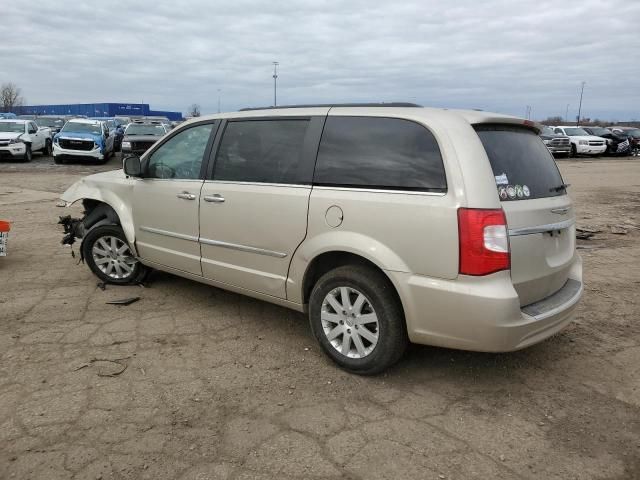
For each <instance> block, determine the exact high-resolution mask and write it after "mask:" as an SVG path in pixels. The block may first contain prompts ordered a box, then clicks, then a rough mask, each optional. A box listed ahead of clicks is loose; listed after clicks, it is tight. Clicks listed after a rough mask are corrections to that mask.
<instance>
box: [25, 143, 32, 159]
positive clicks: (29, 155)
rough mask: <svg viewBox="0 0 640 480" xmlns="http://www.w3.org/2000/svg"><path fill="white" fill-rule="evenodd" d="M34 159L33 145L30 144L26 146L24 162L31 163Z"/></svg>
mask: <svg viewBox="0 0 640 480" xmlns="http://www.w3.org/2000/svg"><path fill="white" fill-rule="evenodd" d="M32 158H33V153H32V152H31V145H29V144H28V143H27V144H26V146H25V150H24V156H23V157H22V161H23V162H30V161H31V159H32Z"/></svg>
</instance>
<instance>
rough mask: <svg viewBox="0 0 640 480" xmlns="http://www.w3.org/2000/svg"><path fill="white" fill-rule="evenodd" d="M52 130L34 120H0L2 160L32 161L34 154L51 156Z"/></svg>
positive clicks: (0, 152) (0, 154)
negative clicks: (40, 125)
mask: <svg viewBox="0 0 640 480" xmlns="http://www.w3.org/2000/svg"><path fill="white" fill-rule="evenodd" d="M51 145H52V143H51V129H50V128H48V127H38V125H37V124H36V122H34V121H33V120H19V119H18V120H15V119H5V120H0V159H2V158H12V159H20V160H23V161H25V162H29V161H31V156H32V154H33V152H37V151H40V152H42V153H43V154H44V155H51V152H52V150H51V149H52V146H51Z"/></svg>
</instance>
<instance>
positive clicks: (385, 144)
mask: <svg viewBox="0 0 640 480" xmlns="http://www.w3.org/2000/svg"><path fill="white" fill-rule="evenodd" d="M538 131H539V129H538V127H537V126H535V125H534V124H533V123H531V122H529V121H526V120H522V119H519V118H515V117H509V116H504V115H499V114H492V113H486V112H476V111H455V110H441V109H428V108H419V107H417V106H415V107H411V106H394V105H386V106H375V107H374V106H333V107H327V106H318V107H304V108H280V109H262V110H252V111H242V112H236V113H228V114H218V115H214V116H210V117H200V118H198V119H193V120H191V121H189V122H186V123H184V124H181V125H180V126H179V127H177V128H176V129H175V130H173V131H171V132H170V133H169V134H168V135H167V136H166V137H164V138H163V139H162V140H160V141H159V142H158V143H156V144H155V145H154V146H153V147H152V148H151V149H150V150H148V151H147V152H146V153H145V154H144V155H143V156H142V157H141V158H138V157H135V156H133V157H128V158H126V159H125V160H124V171H123V170H116V171H112V172H106V173H100V174H97V175H92V176H89V177H86V178H84V179H82V180H80V181H79V182H77V183H75V184H74V185H73V186H71V187H70V188H69V189H68V190H67V191H66V192H65V193H64V194H63V196H62V199H63V200H65V201H66V202H67V204H72V203H74V202H76V201H79V200H83V203H84V207H85V210H86V212H85V217H84V218H82V219H71V218H69V217H67V218H65V219H63V223H64V225H65V231H66V236H65V239H64V242H65V243H72V242H73V241H74V239H75V237H82V245H81V253H82V256H83V258H84V260H85V261H86V262H87V263H88V265H89V267H90V268H91V269H92V271H93V272H94V273H95V274H96V275H97V276H98V277H99V278H101V279H102V280H104V281H107V282H112V283H131V282H136V281H139V280H140V279H141V278H142V276H143V275H144V272H145V271H146V270H147V269H148V268H149V267H152V268H156V269H159V270H164V271H166V272H171V273H174V274H176V275H180V276H183V277H186V278H190V279H193V280H196V281H199V282H204V283H207V284H210V285H213V286H216V287H220V288H224V289H228V290H232V291H235V292H239V293H243V294H246V295H250V296H252V297H256V298H259V299H263V300H266V301H269V302H273V303H276V304H279V305H283V306H285V307H289V308H292V309H295V310H298V311H300V312H306V313H308V315H309V319H310V323H311V329H312V331H313V333H314V335H315V337H316V338H317V339H318V341H319V343H320V345H321V346H322V348H323V349H324V350H325V352H326V353H327V354H328V355H329V356H330V357H331V358H332V359H333V360H334V361H336V362H337V363H338V364H339V365H341V366H342V367H343V368H345V369H347V370H349V371H352V372H357V373H361V374H371V373H375V372H379V371H381V370H383V369H384V368H386V367H388V366H389V365H391V364H392V363H394V362H395V361H396V360H398V359H399V358H400V357H401V355H402V353H403V352H404V350H405V347H406V346H407V343H408V342H409V341H411V342H415V343H422V344H430V345H439V346H444V347H451V348H460V349H467V350H480V351H509V350H516V349H520V348H524V347H526V346H528V345H531V344H534V343H536V342H539V341H541V340H543V339H545V338H547V337H549V336H550V335H552V334H554V333H556V332H558V331H559V330H560V329H562V328H563V327H564V326H565V325H567V323H568V322H569V321H570V318H571V314H572V312H573V310H574V308H575V306H576V304H577V302H578V300H579V298H580V296H581V293H582V267H581V261H580V258H579V256H578V255H577V254H576V249H575V227H574V222H575V216H574V212H573V208H572V204H571V200H570V199H569V197H568V195H567V193H566V185H565V184H564V182H563V180H562V177H561V175H560V173H559V171H558V168H557V166H556V164H555V162H554V160H553V157H552V156H551V154H550V153H549V151H548V150H547V148H546V147H545V145H544V143H543V142H542V140H541V139H540V138H539V137H538V135H537V133H538Z"/></svg>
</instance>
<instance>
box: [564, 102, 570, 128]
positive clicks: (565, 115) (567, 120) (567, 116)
mask: <svg viewBox="0 0 640 480" xmlns="http://www.w3.org/2000/svg"><path fill="white" fill-rule="evenodd" d="M564 121H565V122H567V123H568V122H569V104H568V103H567V108H566V109H565V110H564Z"/></svg>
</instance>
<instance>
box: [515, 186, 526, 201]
mask: <svg viewBox="0 0 640 480" xmlns="http://www.w3.org/2000/svg"><path fill="white" fill-rule="evenodd" d="M515 188H516V196H517V197H518V198H524V189H523V188H522V187H521V186H520V185H516V187H515Z"/></svg>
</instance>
